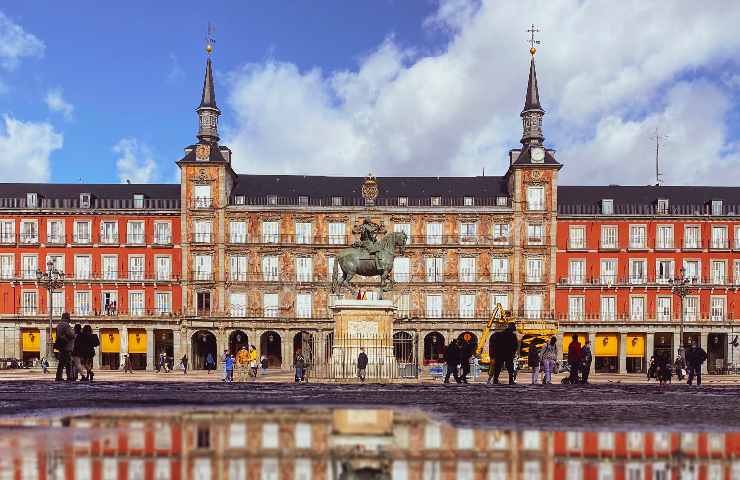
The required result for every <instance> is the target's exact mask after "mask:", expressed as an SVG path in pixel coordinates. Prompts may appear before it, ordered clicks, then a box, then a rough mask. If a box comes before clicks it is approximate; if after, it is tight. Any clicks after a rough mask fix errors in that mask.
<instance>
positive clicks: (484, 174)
mask: <svg viewBox="0 0 740 480" xmlns="http://www.w3.org/2000/svg"><path fill="white" fill-rule="evenodd" d="M483 176H484V177H485V176H486V167H483Z"/></svg>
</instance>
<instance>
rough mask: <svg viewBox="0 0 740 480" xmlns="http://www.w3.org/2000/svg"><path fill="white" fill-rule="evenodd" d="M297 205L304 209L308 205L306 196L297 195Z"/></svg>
mask: <svg viewBox="0 0 740 480" xmlns="http://www.w3.org/2000/svg"><path fill="white" fill-rule="evenodd" d="M298 205H300V206H302V207H305V206H307V205H308V195H299V196H298Z"/></svg>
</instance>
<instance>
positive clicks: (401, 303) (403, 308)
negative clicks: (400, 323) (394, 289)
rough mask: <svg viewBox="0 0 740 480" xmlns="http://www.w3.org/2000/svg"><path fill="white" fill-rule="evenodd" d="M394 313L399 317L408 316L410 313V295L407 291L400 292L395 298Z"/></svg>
mask: <svg viewBox="0 0 740 480" xmlns="http://www.w3.org/2000/svg"><path fill="white" fill-rule="evenodd" d="M396 314H397V315H398V316H399V317H401V318H405V317H409V316H410V315H411V295H410V294H408V293H402V294H400V295H399V296H398V298H397V299H396Z"/></svg>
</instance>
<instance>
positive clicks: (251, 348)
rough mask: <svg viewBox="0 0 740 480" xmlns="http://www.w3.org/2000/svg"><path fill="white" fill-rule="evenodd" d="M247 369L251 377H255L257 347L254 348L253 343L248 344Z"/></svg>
mask: <svg viewBox="0 0 740 480" xmlns="http://www.w3.org/2000/svg"><path fill="white" fill-rule="evenodd" d="M249 369H250V370H251V374H252V378H253V379H257V349H256V348H254V345H250V346H249Z"/></svg>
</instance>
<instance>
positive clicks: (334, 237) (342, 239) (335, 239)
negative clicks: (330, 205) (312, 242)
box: [329, 222, 347, 245]
mask: <svg viewBox="0 0 740 480" xmlns="http://www.w3.org/2000/svg"><path fill="white" fill-rule="evenodd" d="M346 228H347V225H346V224H345V223H339V222H331V223H329V244H330V245H343V244H344V243H346V235H347V234H346Z"/></svg>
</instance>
